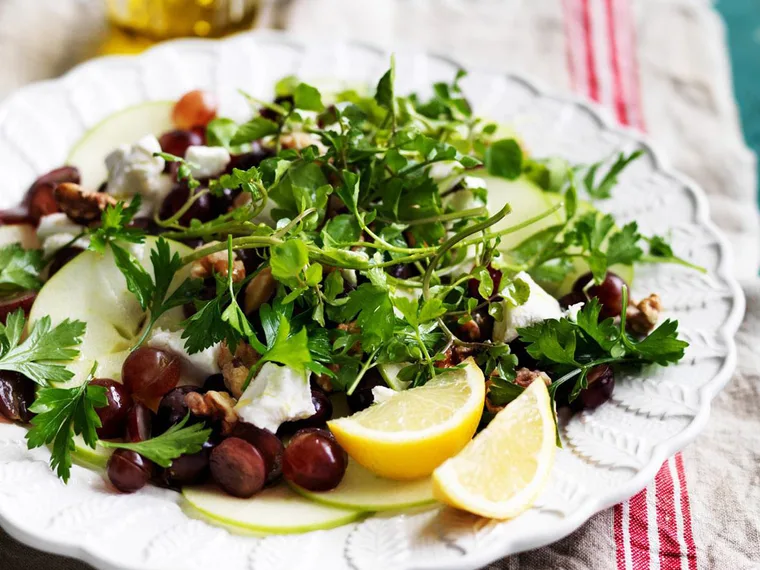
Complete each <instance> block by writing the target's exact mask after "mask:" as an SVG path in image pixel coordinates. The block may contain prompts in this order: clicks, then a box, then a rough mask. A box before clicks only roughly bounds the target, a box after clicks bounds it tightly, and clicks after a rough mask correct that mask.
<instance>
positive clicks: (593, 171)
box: [583, 150, 644, 200]
mask: <svg viewBox="0 0 760 570" xmlns="http://www.w3.org/2000/svg"><path fill="white" fill-rule="evenodd" d="M643 154H644V151H641V150H637V151H634V152H632V153H631V154H629V155H627V156H626V155H625V153H622V152H621V153H620V154H619V155H618V157H617V159H616V160H615V162H614V163H613V164H612V166H610V168H609V170H607V172H606V173H605V175H604V176H603V177H602V179H601V180H600V181H599V182H598V183H597V182H596V177H597V176H596V175H597V171H598V170H599V169H600V168H601V167H602V165H603V164H604V163H602V162H598V163H596V164H593V165H591V166H590V167H589V169H588V171H587V172H586V176H585V177H584V178H583V184H584V186H585V187H586V191H587V192H588V194H589V196H591V197H592V198H594V199H595V200H604V199H606V198H609V197H610V196H612V189H613V188H614V187H615V184H617V177H618V176H619V175H620V173H621V172H622V171H623V170H624V169H625V168H626V167H627V166H628V165H629V164H631V163H632V162H633V161H634V160H636V159H637V158H639V157H640V156H641V155H643Z"/></svg>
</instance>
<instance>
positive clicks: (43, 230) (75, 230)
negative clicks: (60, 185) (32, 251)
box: [37, 212, 90, 257]
mask: <svg viewBox="0 0 760 570" xmlns="http://www.w3.org/2000/svg"><path fill="white" fill-rule="evenodd" d="M85 229H86V228H85V227H84V226H80V225H79V224H76V223H74V222H72V221H71V220H70V219H69V217H68V216H67V215H66V214H64V213H61V212H59V213H57V214H49V215H47V216H43V217H42V218H40V224H39V226H37V239H38V240H39V242H40V245H41V247H42V253H43V255H44V256H45V257H48V256H50V255H52V254H54V253H55V252H56V251H58V250H59V249H61V248H62V247H64V246H66V245H67V244H69V243H70V242H71V240H73V239H74V238H75V237H77V236H78V235H79V234H80V233H82V232H83V231H84V230H85ZM73 245H74V247H80V248H82V249H87V247H88V246H89V245H90V240H89V239H88V238H79V239H78V240H76V242H74V243H73Z"/></svg>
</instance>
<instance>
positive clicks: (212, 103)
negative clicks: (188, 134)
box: [172, 89, 219, 129]
mask: <svg viewBox="0 0 760 570" xmlns="http://www.w3.org/2000/svg"><path fill="white" fill-rule="evenodd" d="M218 108H219V103H218V101H217V99H216V96H215V95H214V94H213V93H210V92H209V91H203V90H201V89H196V90H194V91H189V92H187V93H185V94H184V95H183V96H182V97H181V98H180V100H179V101H177V103H175V105H174V109H173V110H172V121H173V122H174V124H175V125H176V126H177V127H178V128H180V129H192V128H193V127H205V126H206V125H208V124H209V122H211V120H212V119H214V117H216V112H217V109H218Z"/></svg>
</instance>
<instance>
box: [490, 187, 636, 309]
mask: <svg viewBox="0 0 760 570" xmlns="http://www.w3.org/2000/svg"><path fill="white" fill-rule="evenodd" d="M480 176H482V178H483V179H484V180H485V181H486V185H487V187H488V209H489V210H490V212H491V213H492V214H494V213H496V212H498V211H499V210H500V209H501V208H503V207H504V204H507V203H509V204H510V205H511V206H512V212H511V213H510V214H509V215H508V216H506V217H505V218H504V219H503V220H501V222H499V223H498V224H496V225H495V226H494V228H493V229H494V231H499V230H501V229H505V228H508V227H511V226H514V225H517V224H520V223H522V222H524V221H526V220H529V219H530V218H532V217H534V216H538V215H539V214H541V213H543V212H546V211H547V210H549V209H550V208H552V207H553V206H555V205H556V204H558V203H559V202H561V201H562V196H561V195H559V194H557V193H554V192H546V191H544V190H543V189H542V188H540V187H539V186H537V185H536V184H534V183H533V182H531V181H530V180H527V179H525V178H518V179H517V180H506V179H504V178H497V177H494V176H487V175H483V174H481V175H480ZM593 209H594V206H593V205H592V204H590V203H589V202H579V203H578V210H579V211H580V212H584V211H588V210H593ZM564 216H565V213H564V210H563V209H561V208H560V209H559V210H557V211H556V212H554V213H552V214H551V215H549V216H547V217H546V218H544V219H542V220H540V221H538V222H536V223H535V224H531V225H530V226H528V227H526V228H523V229H521V230H518V231H516V232H514V233H511V234H507V235H505V236H503V237H502V240H501V244H500V245H499V249H501V250H503V251H509V249H511V248H513V247H515V246H517V245H518V244H520V243H521V242H522V241H524V240H526V239H527V238H529V237H530V236H532V235H534V234H536V233H538V232H539V231H541V230H543V229H545V228H548V227H549V226H552V225H555V224H560V223H562V222H563V221H564V219H565V218H564ZM610 270H611V271H612V272H614V273H617V274H618V275H619V276H620V277H622V278H623V279H624V280H625V281H626V282H627V283H628V284H629V285H630V284H631V283H632V282H633V276H634V271H633V266H632V265H615V266H613V267H611V268H610ZM589 271H590V268H589V266H588V264H587V263H586V262H585V261H584V260H582V259H577V260H575V261H574V263H573V269H572V270H571V271H570V272H568V274H567V275H566V276H565V279H564V280H563V281H562V283H546V282H540V283H539V285H541V286H542V287H543V288H544V289H546V290H547V291H548V292H549V293H551V294H552V295H554V296H556V297H561V296H563V295H565V294H566V293H569V292H570V290H571V289H572V286H573V283H575V281H576V280H577V279H578V277H580V276H581V275H583V274H585V273H588V272H589Z"/></svg>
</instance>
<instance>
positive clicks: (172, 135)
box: [158, 129, 203, 158]
mask: <svg viewBox="0 0 760 570" xmlns="http://www.w3.org/2000/svg"><path fill="white" fill-rule="evenodd" d="M158 142H159V144H160V145H161V150H162V151H164V152H168V153H169V154H173V155H174V156H179V157H180V158H184V156H185V153H186V152H187V149H188V147H191V146H201V145H203V137H202V136H201V135H199V134H198V133H196V132H195V131H186V130H182V129H175V130H173V131H169V132H168V133H164V134H163V135H161V138H160V139H158Z"/></svg>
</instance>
